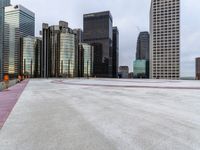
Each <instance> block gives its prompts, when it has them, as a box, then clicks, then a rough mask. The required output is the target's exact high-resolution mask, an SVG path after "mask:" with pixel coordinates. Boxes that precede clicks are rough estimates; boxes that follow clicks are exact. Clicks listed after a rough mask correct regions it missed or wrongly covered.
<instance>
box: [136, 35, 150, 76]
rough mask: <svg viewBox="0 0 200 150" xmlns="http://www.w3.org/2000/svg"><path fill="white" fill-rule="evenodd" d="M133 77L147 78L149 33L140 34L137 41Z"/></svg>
mask: <svg viewBox="0 0 200 150" xmlns="http://www.w3.org/2000/svg"><path fill="white" fill-rule="evenodd" d="M133 66H134V77H135V78H149V33H148V32H140V34H139V36H138V40H137V50H136V60H135V61H134V65H133Z"/></svg>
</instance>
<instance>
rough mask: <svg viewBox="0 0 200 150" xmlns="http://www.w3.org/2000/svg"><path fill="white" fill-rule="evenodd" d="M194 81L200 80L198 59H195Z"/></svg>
mask: <svg viewBox="0 0 200 150" xmlns="http://www.w3.org/2000/svg"><path fill="white" fill-rule="evenodd" d="M196 79H197V80H200V57H199V58H196Z"/></svg>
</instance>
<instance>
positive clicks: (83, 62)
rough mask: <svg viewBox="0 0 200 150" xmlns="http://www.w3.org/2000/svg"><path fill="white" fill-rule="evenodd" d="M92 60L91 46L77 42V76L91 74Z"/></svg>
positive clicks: (88, 75)
mask: <svg viewBox="0 0 200 150" xmlns="http://www.w3.org/2000/svg"><path fill="white" fill-rule="evenodd" d="M93 61H94V60H93V46H91V45H89V44H86V43H79V59H78V62H79V64H78V75H79V77H92V76H93Z"/></svg>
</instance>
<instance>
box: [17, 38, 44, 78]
mask: <svg viewBox="0 0 200 150" xmlns="http://www.w3.org/2000/svg"><path fill="white" fill-rule="evenodd" d="M20 47H21V59H22V60H21V62H22V64H21V65H22V66H21V68H22V70H21V74H23V75H27V76H30V77H40V52H41V48H42V39H40V38H36V37H32V36H27V37H24V38H21V46H20Z"/></svg>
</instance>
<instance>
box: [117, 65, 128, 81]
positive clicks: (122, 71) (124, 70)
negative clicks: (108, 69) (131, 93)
mask: <svg viewBox="0 0 200 150" xmlns="http://www.w3.org/2000/svg"><path fill="white" fill-rule="evenodd" d="M118 76H119V78H129V67H128V66H120V67H119V75H118Z"/></svg>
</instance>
